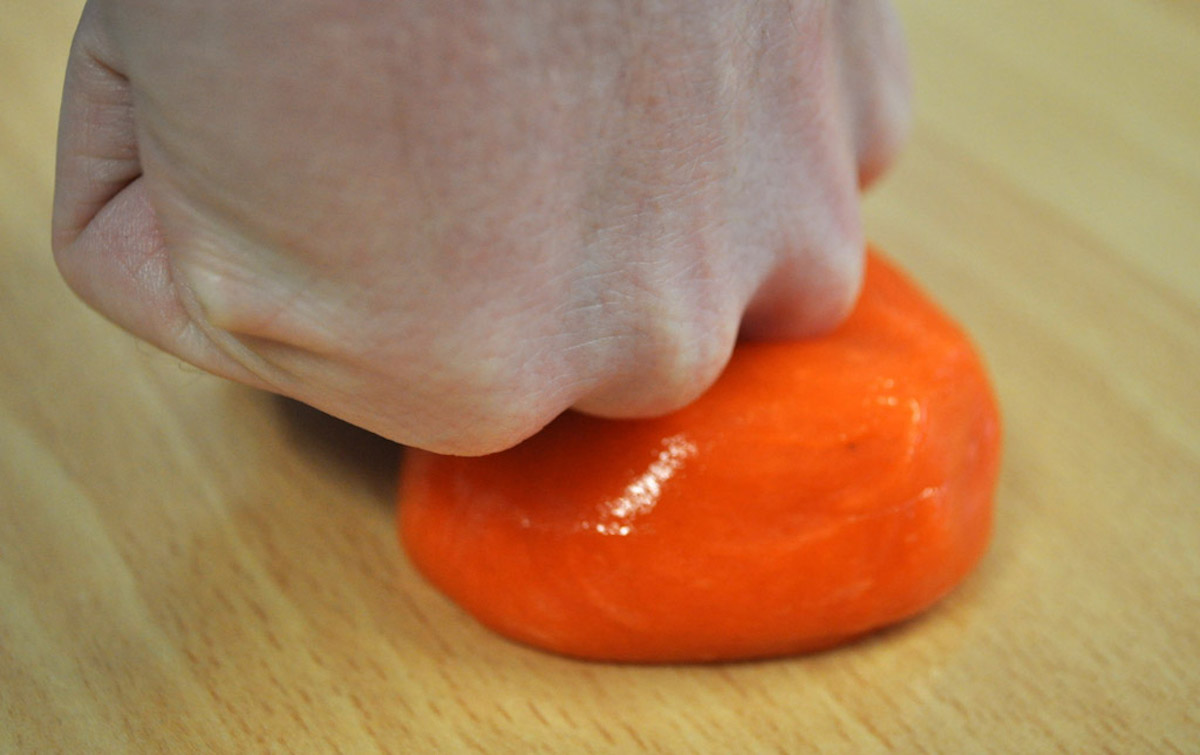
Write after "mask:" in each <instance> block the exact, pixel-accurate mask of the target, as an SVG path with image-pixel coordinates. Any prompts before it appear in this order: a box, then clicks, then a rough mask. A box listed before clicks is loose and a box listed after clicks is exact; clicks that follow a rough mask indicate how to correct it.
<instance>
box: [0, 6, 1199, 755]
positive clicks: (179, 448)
mask: <svg viewBox="0 0 1200 755" xmlns="http://www.w3.org/2000/svg"><path fill="white" fill-rule="evenodd" d="M79 5H80V3H79V2H77V1H76V0H70V1H66V0H63V1H59V0H55V1H54V2H51V1H50V0H8V1H7V3H6V4H5V8H4V17H5V21H4V23H3V24H0V102H2V103H4V105H3V106H2V107H0V264H2V265H3V268H2V269H3V274H2V275H0V751H3V752H155V751H161V752H165V751H170V752H187V751H196V752H246V751H299V752H335V751H342V752H377V751H384V752H434V751H486V752H523V753H525V752H630V751H648V752H760V751H761V752H772V751H778V752H798V751H804V750H808V749H819V750H822V751H872V750H875V751H879V750H900V751H914V750H920V751H942V752H969V751H1005V752H1033V751H1044V750H1053V749H1061V750H1069V751H1079V752H1084V751H1087V752H1091V751H1098V750H1113V751H1120V752H1132V751H1165V752H1170V751H1181V752H1182V751H1193V752H1194V751H1197V748H1198V747H1200V715H1198V714H1197V709H1196V705H1195V702H1196V701H1197V700H1200V391H1198V390H1197V388H1198V379H1197V377H1198V376H1200V335H1198V334H1200V220H1198V219H1200V87H1198V86H1197V85H1196V82H1200V13H1198V12H1197V11H1196V7H1197V6H1196V5H1195V4H1190V3H1182V2H1167V1H1165V0H1163V1H1159V2H1133V0H1092V1H1090V2H1085V0H1061V1H1060V2H1056V3H1040V4H1039V3H1027V2H1015V1H1013V2H1001V1H1000V0H984V2H979V3H953V2H949V0H938V1H935V0H905V2H901V3H900V4H899V6H900V9H901V13H902V16H903V17H904V20H905V22H906V25H907V28H908V32H909V35H910V40H911V44H912V50H913V58H914V63H915V66H916V70H917V94H918V118H917V123H916V126H915V129H914V133H913V138H912V141H911V143H910V146H909V148H908V150H907V152H906V153H905V155H904V157H903V159H902V160H901V162H900V164H899V165H898V166H897V168H896V170H895V171H894V172H893V173H892V174H891V175H890V176H889V177H888V178H887V179H886V180H885V181H884V183H883V184H882V186H880V187H879V188H878V189H877V190H876V191H875V192H873V193H872V195H871V196H870V197H869V199H868V201H867V205H866V214H867V220H868V226H869V229H870V233H871V235H872V237H874V238H875V239H876V240H877V241H878V242H879V243H880V244H881V245H882V246H883V247H884V248H886V249H888V250H889V251H890V252H891V253H892V254H893V255H894V256H895V257H897V258H898V259H899V260H901V261H902V262H903V264H905V265H906V266H907V267H908V268H909V269H910V270H911V271H912V272H913V273H914V274H915V275H916V276H917V277H918V278H919V279H921V280H922V281H923V282H924V283H925V285H926V286H927V287H928V288H929V289H930V290H931V291H932V292H933V293H934V295H935V296H936V297H937V298H939V299H940V300H942V301H943V302H944V303H945V304H946V306H947V307H948V308H949V309H950V310H951V311H953V312H954V313H955V314H956V315H957V316H958V317H959V318H961V320H962V321H963V322H964V323H965V324H966V325H967V326H968V328H969V329H970V330H971V332H972V333H973V334H974V336H975V338H976V340H977V341H978V343H979V344H980V346H981V348H982V350H983V351H984V353H985V354H986V355H987V358H988V360H989V362H990V364H991V367H992V370H993V372H994V375H995V379H996V383H997V387H998V390H999V393H1000V397H1001V401H1002V404H1003V407H1004V411H1005V417H1006V434H1007V452H1006V458H1005V467H1004V473H1003V477H1002V483H1001V488H1000V493H999V509H998V519H997V530H996V536H995V541H994V544H993V547H992V549H991V551H990V553H989V555H988V557H987V558H986V560H985V562H984V563H983V565H982V567H981V568H980V569H979V570H978V572H976V573H975V574H974V575H973V576H972V577H971V578H970V579H969V580H968V582H967V583H966V584H965V585H964V586H963V588H962V589H960V590H959V591H958V592H956V593H955V594H954V595H953V596H951V597H950V599H949V600H947V601H946V602H945V603H944V604H942V605H941V606H940V607H938V608H937V609H936V610H935V611H933V612H932V613H930V614H928V615H926V616H925V617H923V618H921V619H918V620H916V621H913V622H911V623H909V624H906V625H904V626H901V627H898V628H896V629H894V630H891V631H888V632H885V633H883V634H880V635H878V636H876V637H873V638H870V639H868V640H866V641H864V642H861V643H859V644H856V645H854V646H852V647H848V648H844V649H841V650H837V651H833V652H829V653H823V654H818V655H814V656H809V657H803V658H795V659H789V660H783V661H775V662H769V663H753V664H740V665H728V666H714V667H661V668H656V667H651V668H638V667H622V666H608V665H598V664H584V663H578V662H573V661H568V660H564V659H560V658H556V657H552V656H548V655H544V654H541V653H538V652H535V651H531V650H527V649H524V648H521V647H516V646H513V645H511V644H509V643H507V642H505V641H503V640H501V639H498V638H496V637H494V636H492V635H491V634H489V633H488V632H486V631H484V630H482V629H480V628H479V627H477V626H476V625H475V624H473V623H472V622H471V621H469V620H467V619H466V618H465V617H464V616H463V615H462V614H461V613H460V612H459V611H458V610H457V609H455V608H454V607H453V606H451V605H449V604H447V603H446V602H445V601H444V600H443V599H441V598H440V597H439V596H438V595H436V594H435V593H433V592H432V591H431V590H430V589H429V588H428V587H427V586H426V585H425V584H424V583H422V582H421V580H420V579H419V578H418V577H417V576H416V575H415V574H414V573H413V571H412V569H411V568H410V566H409V565H408V564H407V562H406V561H405V560H404V558H403V556H402V554H401V553H400V552H399V550H398V548H397V545H396V542H395V537H394V534H393V501H392V491H393V488H394V484H395V460H396V457H397V453H398V450H397V449H396V448H395V447H394V446H392V445H390V444H388V443H385V442H383V441H381V440H379V439H377V438H375V437H373V436H370V435H367V434H365V433H362V432H360V431H358V430H355V429H353V428H350V427H347V426H345V425H342V424H340V423H338V422H335V421H333V420H330V419H328V418H327V417H324V416H323V415H320V414H318V413H316V412H314V411H312V410H309V409H306V408H304V407H301V406H298V405H295V404H292V403H289V402H286V401H282V400H280V399H276V398H273V397H270V396H267V395H263V394H260V393H256V392H254V391H251V390H248V389H244V388H241V387H238V386H234V385H231V384H228V383H224V382H222V381H219V380H217V379H214V378H211V377H208V376H206V375H202V374H200V373H198V372H196V371H194V370H192V369H190V368H186V367H182V366H180V365H179V364H178V363H177V362H176V361H174V360H172V359H170V358H168V357H165V356H163V355H161V354H159V353H157V352H155V351H153V350H151V349H149V348H148V347H144V346H140V345H138V344H137V343H135V342H134V341H132V340H131V339H130V338H129V337H127V336H125V335H124V334H122V333H121V332H119V331H118V330H117V329H116V328H114V327H113V326H111V325H109V324H108V323H106V322H104V321H103V320H101V319H100V318H99V317H97V316H96V315H94V314H92V313H91V312H89V311H88V310H87V309H86V308H85V307H83V305H81V304H79V303H78V302H77V301H75V300H74V299H73V298H72V296H71V295H70V294H69V293H68V292H67V291H66V289H65V286H63V285H62V283H61V282H60V281H59V279H58V277H57V274H56V273H55V271H54V269H53V264H52V262H51V260H50V256H49V249H48V240H47V237H48V225H49V203H50V196H51V191H52V170H53V147H54V128H55V125H54V124H55V118H56V113H57V103H58V92H59V87H60V85H61V77H62V70H63V64H64V61H65V53H66V48H67V45H68V43H69V39H70V34H71V31H72V27H73V24H74V21H75V18H76V16H77V14H78V10H79Z"/></svg>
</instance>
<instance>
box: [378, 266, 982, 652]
mask: <svg viewBox="0 0 1200 755" xmlns="http://www.w3.org/2000/svg"><path fill="white" fill-rule="evenodd" d="M999 445H1000V431H999V418H998V414H997V409H996V405H995V401H994V398H993V396H992V392H991V389H990V386H989V383H988V380H987V376H986V373H985V371H984V369H983V367H982V365H981V363H980V361H979V359H978V357H977V356H976V354H975V352H974V350H973V349H972V347H971V344H970V343H969V341H968V340H967V338H966V336H965V335H964V334H963V333H962V331H961V330H959V329H958V328H957V327H956V326H955V324H954V323H952V322H951V321H950V320H948V319H947V318H946V316H945V315H944V314H942V313H941V312H940V311H939V310H938V309H937V308H936V307H935V306H934V305H933V304H932V303H931V302H929V301H928V300H927V299H926V298H925V297H924V296H923V295H922V294H921V293H920V292H919V291H918V290H917V289H916V288H915V287H914V286H913V285H912V284H911V283H910V282H909V281H908V280H907V279H906V278H904V277H903V276H902V275H901V274H900V273H898V272H897V271H896V270H895V269H893V268H892V267H891V266H890V265H889V264H888V263H887V262H886V261H885V260H883V259H882V258H881V257H880V256H879V255H878V254H876V253H874V252H872V254H871V257H870V260H869V264H868V270H867V278H866V283H865V287H864V291H863V295H862V297H861V299H860V302H859V304H858V306H857V308H856V310H855V311H854V313H853V314H852V315H851V317H850V319H849V320H848V321H847V322H846V323H845V324H844V325H843V326H842V327H841V328H839V329H838V330H837V331H836V332H834V333H833V334H831V335H829V336H827V337H825V338H821V339H816V340H811V341H805V342H797V343H786V344H785V343H777V344H760V343H745V344H741V345H739V346H738V348H737V350H736V352H735V354H734V357H733V360H732V361H731V363H730V365H729V367H728V369H727V370H726V371H725V373H724V375H723V376H722V377H721V379H720V380H719V381H718V382H717V384H716V385H715V386H713V388H712V389H711V390H710V391H709V392H708V393H706V394H705V395H704V396H703V397H702V398H701V399H700V400H699V401H697V402H696V403H694V404H693V405H691V406H689V407H688V408H686V409H684V410H682V411H679V412H676V413H674V414H671V415H669V416H666V417H662V418H659V419H654V420H645V421H611V420H601V419H596V418H592V417H586V416H582V415H578V414H574V413H570V414H567V415H564V416H563V417H561V418H559V419H558V420H556V421H555V422H554V423H552V424H551V425H550V426H548V427H547V428H546V429H545V430H544V431H542V432H541V433H539V434H538V435H537V436H535V437H534V438H531V439H530V440H528V441H526V442H525V443H523V444H521V445H519V446H517V447H516V448H513V449H511V450H509V451H506V452H503V453H499V454H495V455H492V456H487V457H482V458H456V457H443V456H437V455H434V454H429V453H425V452H421V451H416V450H412V451H409V452H408V453H407V454H406V460H405V466H404V469H403V471H402V474H401V491H400V533H401V538H402V540H403V543H404V545H405V547H406V549H407V551H408V553H409V556H410V558H411V559H412V560H413V562H414V563H415V564H416V565H417V567H418V568H419V569H420V570H421V571H422V573H424V574H425V576H426V577H427V578H428V579H429V580H430V581H431V582H432V583H433V584H434V585H436V586H437V587H438V588H439V589H441V590H442V591H443V592H445V593H446V594H447V595H448V596H449V597H450V598H451V599H453V600H454V601H456V602H457V603H459V604H460V605H461V606H462V607H464V608H465V609H466V610H467V611H469V612H470V613H471V614H473V615H474V616H475V617H476V618H478V619H479V620H480V621H481V622H483V623H484V624H486V625H487V626H489V627H491V628H493V629H495V630H496V631H498V632H500V633H502V634H504V635H507V636H509V637H511V638H513V639H516V640H519V641H521V642H525V643H528V644H531V645H535V646H538V647H541V648H545V649H547V650H551V651H554V652H558V653H563V654H567V655H573V656H579V657H585V658H594V659H605V660H619V661H644V662H669V661H703V660H727V659H741V658H753V657H764V656H772V655H781V654H790V653H796V652H803V651H807V650H814V649H818V648H823V647H828V646H830V645H833V644H837V643H838V642H841V641H843V640H846V639H850V638H853V637H855V636H858V635H860V634H862V633H864V632H868V631H870V630H872V629H876V628H879V627H882V626H885V625H887V624H890V623H893V622H896V621H899V620H901V619H904V618H907V617H909V616H912V615H913V614H915V613H917V612H919V611H921V610H923V609H925V608H927V607H929V606H930V605H931V604H933V603H934V602H936V601H937V600H938V599H939V598H941V597H942V596H944V595H945V594H946V593H947V592H948V591H949V590H950V589H951V588H953V587H954V586H955V585H956V584H957V583H958V582H959V581H960V580H962V578H963V577H964V576H965V575H966V574H967V572H968V571H969V570H970V569H971V567H972V566H973V565H974V564H975V563H976V561H977V560H978V559H979V558H980V556H981V555H982V554H983V552H984V550H985V548H986V544H987V540H988V535H989V531H990V524H991V507H992V493H993V488H994V486H995V479H996V472H997V465H998V458H999Z"/></svg>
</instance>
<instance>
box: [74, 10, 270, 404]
mask: <svg viewBox="0 0 1200 755" xmlns="http://www.w3.org/2000/svg"><path fill="white" fill-rule="evenodd" d="M91 7H92V6H88V7H87V8H85V10H84V15H83V17H82V19H81V20H80V24H79V29H78V31H77V32H76V35H75V40H74V42H73V44H72V47H71V54H70V58H69V60H68V63H67V73H66V81H65V83H64V86H63V102H62V110H61V114H60V118H59V133H58V156H57V166H56V175H55V190H54V218H53V223H52V245H53V248H54V258H55V262H56V263H57V265H58V268H59V271H60V273H61V274H62V276H63V279H64V280H65V281H66V283H67V285H68V286H70V287H71V289H72V290H73V291H74V292H75V293H76V294H77V295H78V296H79V297H80V298H81V299H82V300H83V301H84V302H86V303H87V304H88V305H89V306H91V307H92V308H93V309H95V310H96V311H97V312H99V313H100V314H102V315H104V316H105V317H107V318H108V319H109V320H111V321H113V322H114V323H116V324H117V325H119V326H120V327H122V328H124V329H125V330H127V331H129V332H130V333H132V334H133V335H135V336H137V337H139V338H142V339H144V340H146V341H148V342H150V343H152V344H154V345H155V346H158V347H159V348H161V349H163V350H165V351H168V352H171V353H173V354H176V355H178V356H181V357H182V358H184V359H186V360H187V361H189V362H191V363H193V364H195V365H196V366H198V367H200V368H201V369H204V370H208V371H210V372H214V373H217V374H220V375H224V376H226V377H231V378H234V379H237V380H240V381H242V382H246V383H248V384H250V385H260V383H261V381H260V380H259V379H258V378H256V377H255V376H254V375H253V374H252V373H251V372H250V371H249V370H248V369H246V368H245V367H243V366H242V365H240V364H239V363H238V362H237V361H235V360H234V359H232V358H230V357H229V356H228V355H227V354H226V353H224V352H223V351H222V350H220V349H218V348H217V347H216V345H215V344H214V343H213V341H212V340H211V339H210V338H209V337H208V336H207V335H206V333H205V331H204V330H203V329H202V328H201V327H200V326H199V325H198V324H197V322H198V321H197V319H196V318H193V317H191V316H190V315H189V310H188V307H187V306H186V303H185V300H184V297H183V296H181V290H180V288H179V287H178V286H176V285H175V281H174V279H173V276H172V269H171V264H170V259H169V257H168V255H167V249H166V245H165V243H164V241H163V237H162V233H161V230H160V226H159V222H158V217H157V215H156V213H155V210H154V207H153V205H152V204H151V202H150V199H149V195H148V192H147V191H146V185H145V180H144V178H143V177H142V168H141V161H140V159H139V156H138V143H137V129H136V121H135V108H134V98H133V92H132V88H131V86H130V83H129V80H128V79H127V78H126V77H125V76H123V75H122V74H121V72H120V70H119V69H118V68H117V67H116V66H115V65H113V64H112V63H111V62H110V61H113V60H114V59H115V57H114V56H113V55H111V54H110V51H109V50H107V49H106V47H107V45H106V44H105V40H104V37H103V32H102V31H100V29H99V27H98V24H97V22H96V18H95V15H94V13H93V12H92V11H91V10H90V9H91Z"/></svg>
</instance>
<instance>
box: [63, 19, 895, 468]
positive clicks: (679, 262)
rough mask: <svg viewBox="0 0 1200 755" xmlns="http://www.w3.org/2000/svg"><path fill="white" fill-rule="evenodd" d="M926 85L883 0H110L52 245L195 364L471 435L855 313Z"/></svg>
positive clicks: (139, 330) (76, 83)
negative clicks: (892, 173) (883, 207)
mask: <svg viewBox="0 0 1200 755" xmlns="http://www.w3.org/2000/svg"><path fill="white" fill-rule="evenodd" d="M907 114H908V87H907V71H906V66H905V61H904V52H903V44H902V41H901V38H900V34H899V30H898V28H897V25H896V23H895V19H894V17H893V15H892V13H891V11H890V8H889V7H888V6H887V5H886V4H884V3H883V2H881V1H876V0H841V1H837V0H826V1H821V0H790V1H789V0H708V1H705V2H695V0H579V1H578V2H534V1H533V0H383V1H381V0H376V1H373V2H368V1H366V0H289V2H266V1H265V0H92V1H91V2H90V3H89V4H88V6H87V7H86V9H85V11H84V14H83V18H82V20H81V22H80V26H79V30H78V33H77V36H76V39H75V44H74V46H73V48H72V51H71V58H70V62H69V66H68V71H67V81H66V87H65V91H64V99H63V110H62V121H61V128H60V135H59V163H58V176H57V190H56V199H55V217H54V247H55V255H56V259H57V261H58V264H59V267H60V269H61V270H62V273H63V275H64V277H65V278H66V280H67V282H68V283H69V284H70V286H71V287H72V288H73V289H74V290H75V291H76V292H77V293H78V294H79V295H80V296H81V297H82V298H83V299H84V300H85V301H87V302H88V303H89V304H91V305H92V306H93V307H95V308H96V309H97V310H98V311H100V312H101V313H102V314H104V315H106V316H107V317H109V318H110V319H112V320H113V321H114V322H116V323H117V324H119V325H121V326H122V327H124V328H126V329H128V330H129V331H130V332H132V333H134V334H135V335H137V336H139V337H141V338H144V339H146V340H147V341H150V342H151V343H154V344H156V345H157V346H159V347H161V348H162V349H165V350H166V351H168V352H171V353H173V354H175V355H177V356H179V357H181V358H182V359H185V360H187V361H188V362H191V363H193V364H195V365H197V366H199V367H201V368H203V369H205V370H208V371H210V372H213V373H216V374H219V375H223V376H226V377H229V378H232V379H234V380H239V381H242V382H244V383H247V384H250V385H253V386H257V387H261V388H264V389H267V390H271V391H275V392H278V393H281V394H285V395H288V396H291V397H293V398H296V399H299V400H301V401H304V402H306V403H309V404H311V405H313V406H315V407H318V408H320V409H323V410H325V411H327V412H329V413H331V414H334V415H337V416H339V417H341V418H343V419H346V420H349V421H351V422H353V423H355V424H358V425H361V426H363V427H365V428H368V429H370V430H373V431H375V432H377V433H379V434H381V435H384V436H387V437H389V438H392V439H394V440H396V441H399V442H402V443H406V444H410V445H416V446H420V447H423V448H427V449H430V450H434V451H440V452H447V453H459V454H479V453H486V452H490V451H496V450H500V449H503V448H505V447H507V446H510V445H513V444H515V443H517V442H518V441H520V440H522V439H523V438H525V437H527V436H529V435H531V434H532V433H534V432H536V431H537V430H538V429H539V428H541V427H542V426H543V425H544V424H545V423H547V422H548V421H549V420H551V419H552V418H553V417H554V416H556V415H557V414H559V413H560V412H562V411H563V410H565V409H567V408H570V407H575V408H577V409H580V410H582V411H585V412H591V413H595V414H600V415H605V416H614V417H628V416H645V415H654V414H658V413H662V412H667V411H670V410H672V409H674V408H677V407H680V406H682V405H684V404H686V403H688V402H689V401H691V400H692V399H694V398H695V397H696V396H698V395H699V394H700V393H701V392H702V391H704V389H705V388H706V387H707V386H708V385H709V384H711V382H712V381H713V380H714V379H715V378H716V377H717V375H718V374H719V373H720V371H721V369H722V368H723V367H724V365H725V363H726V361H727V359H728V357H729V354H730V351H731V350H732V348H733V344H734V341H735V340H736V339H737V337H738V336H739V334H741V335H742V336H744V337H748V338H793V337H803V336H805V335H808V334H814V333H818V332H820V331H823V330H826V329H828V328H831V327H832V326H834V325H836V324H837V323H838V322H839V320H840V319H841V318H842V317H843V316H844V315H845V314H846V313H847V311H848V309H849V307H850V306H851V304H852V302H853V300H854V298H855V296H856V293H857V290H858V286H859V282H860V277H861V269H862V264H863V240H862V235H861V229H860V224H859V215H858V191H859V188H860V186H862V185H863V184H865V183H866V182H867V181H869V180H870V179H871V178H872V177H873V176H874V175H876V174H877V173H878V172H879V171H880V170H882V168H883V167H884V166H885V165H886V164H887V163H888V161H889V159H890V158H891V156H892V155H893V154H894V152H895V150H896V149H897V146H898V145H899V143H900V141H901V139H902V137H903V134H904V131H905V127H906V121H907Z"/></svg>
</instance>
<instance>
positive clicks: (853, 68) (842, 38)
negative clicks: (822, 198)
mask: <svg viewBox="0 0 1200 755" xmlns="http://www.w3.org/2000/svg"><path fill="white" fill-rule="evenodd" d="M834 26H835V30H836V34H835V39H836V44H837V45H838V63H839V69H840V72H841V89H842V92H843V96H844V98H845V106H846V110H847V113H846V114H847V120H848V125H849V127H850V128H851V129H852V132H853V134H854V140H855V151H856V155H857V160H858V176H859V184H860V185H861V186H864V187H865V186H868V185H870V184H871V183H872V182H874V181H875V180H876V179H877V178H878V177H879V176H880V175H881V174H882V173H883V172H884V171H885V170H886V169H887V168H888V166H890V165H891V163H892V162H893V160H894V159H895V157H896V155H897V153H898V152H899V151H900V147H901V146H902V145H903V143H904V140H905V138H906V136H907V134H908V129H909V124H910V121H911V118H912V84H911V81H910V73H909V65H908V56H907V53H906V50H905V44H904V33H903V29H902V28H901V26H900V19H899V17H898V16H897V15H896V12H895V9H894V8H893V7H892V5H891V4H890V3H888V2H886V0H846V1H845V2H840V3H836V4H835V5H834Z"/></svg>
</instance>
